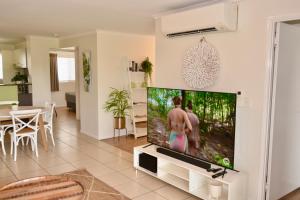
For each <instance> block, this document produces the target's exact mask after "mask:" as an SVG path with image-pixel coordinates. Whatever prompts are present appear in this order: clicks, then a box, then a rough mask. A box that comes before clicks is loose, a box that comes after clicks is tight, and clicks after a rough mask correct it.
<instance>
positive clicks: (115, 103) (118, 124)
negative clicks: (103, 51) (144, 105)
mask: <svg viewBox="0 0 300 200" xmlns="http://www.w3.org/2000/svg"><path fill="white" fill-rule="evenodd" d="M130 108H131V106H130V105H129V93H128V92H127V90H118V89H116V88H112V91H111V93H110V94H109V96H108V100H107V101H106V102H105V106H104V109H105V111H106V112H112V113H113V116H114V128H115V129H124V128H126V120H125V119H126V115H128V113H127V110H128V109H130Z"/></svg>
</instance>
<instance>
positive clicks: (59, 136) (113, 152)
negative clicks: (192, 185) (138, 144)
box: [0, 109, 195, 200]
mask: <svg viewBox="0 0 300 200" xmlns="http://www.w3.org/2000/svg"><path fill="white" fill-rule="evenodd" d="M54 133H55V141H56V146H55V148H53V147H52V145H51V143H50V141H49V145H50V149H49V151H48V152H45V151H44V150H43V148H42V147H41V146H39V157H38V158H36V156H35V154H34V153H33V152H32V151H31V149H30V147H29V146H22V145H20V146H19V149H18V158H17V161H16V162H14V161H13V159H12V157H11V156H10V154H9V148H10V146H9V140H8V138H6V139H7V140H6V149H7V153H8V154H7V156H3V154H2V152H1V153H0V154H1V157H0V158H1V160H0V186H3V185H5V184H7V183H9V182H13V181H16V180H19V179H24V178H28V177H34V176H41V175H46V174H60V173H63V172H68V171H72V170H75V169H81V168H86V169H87V170H88V171H89V172H90V173H92V174H93V175H94V176H96V177H97V178H98V179H100V180H102V181H104V182H105V183H107V184H108V185H111V186H112V187H114V188H116V189H117V190H119V191H120V192H122V193H123V194H125V195H126V196H128V197H129V198H132V199H136V200H150V199H151V200H166V199H167V200H168V199H169V200H183V199H187V200H192V199H195V198H194V197H191V196H190V195H189V194H187V193H185V192H183V191H181V190H178V189H176V188H174V187H172V186H170V185H168V184H166V183H164V182H162V181H160V180H158V179H155V178H153V177H151V176H149V175H147V174H145V173H142V172H139V171H136V170H135V169H134V168H133V167H132V154H131V153H128V152H126V151H123V150H121V149H118V148H116V147H114V146H112V145H109V144H107V143H104V142H103V141H98V140H96V139H93V138H91V137H88V136H86V135H84V134H81V133H80V132H79V126H78V122H77V121H76V120H75V115H74V114H73V113H70V112H68V111H67V110H66V109H58V118H57V119H56V121H55V131H54Z"/></svg>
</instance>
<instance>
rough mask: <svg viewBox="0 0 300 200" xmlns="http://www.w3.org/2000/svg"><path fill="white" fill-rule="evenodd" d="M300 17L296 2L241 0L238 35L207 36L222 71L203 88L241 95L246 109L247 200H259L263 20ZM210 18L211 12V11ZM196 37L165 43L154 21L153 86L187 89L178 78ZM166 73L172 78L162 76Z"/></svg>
mask: <svg viewBox="0 0 300 200" xmlns="http://www.w3.org/2000/svg"><path fill="white" fill-rule="evenodd" d="M289 13H300V1H298V0H286V1H281V0H264V1H261V0H244V1H240V6H239V27H238V31H237V32H229V33H212V34H207V35H206V38H207V41H208V42H211V43H212V44H213V45H215V47H216V48H217V49H218V51H219V53H220V57H221V71H220V76H219V79H218V81H217V83H216V84H215V85H214V86H212V87H210V88H206V89H205V90H213V91H230V92H232V91H241V92H242V96H241V97H239V98H243V99H244V101H248V102H249V103H247V105H246V106H244V107H243V108H242V107H239V108H238V112H239V116H240V117H238V118H237V130H236V134H237V141H236V145H237V146H236V152H237V154H236V163H235V167H236V168H237V169H239V170H241V171H243V172H246V173H247V174H248V187H247V188H248V199H253V200H254V199H258V189H259V187H260V186H259V175H260V173H261V170H262V169H259V166H260V164H261V163H260V161H261V156H262V155H261V140H262V114H263V103H264V92H265V91H264V84H265V72H266V67H265V66H266V52H267V49H266V48H267V47H266V45H267V39H266V38H267V19H268V17H270V16H274V15H284V14H289ZM212 15H213V13H212ZM200 38H201V36H200V35H198V36H189V37H181V38H175V39H167V38H166V37H164V36H163V35H162V34H161V32H160V20H157V21H156V70H157V72H156V85H157V86H160V87H172V88H188V87H187V85H186V84H185V83H184V81H183V79H182V78H181V66H182V58H183V55H184V52H185V50H186V49H187V48H189V47H191V46H193V45H195V44H197V42H198V41H199V39H200ZM166 74H170V75H169V76H166Z"/></svg>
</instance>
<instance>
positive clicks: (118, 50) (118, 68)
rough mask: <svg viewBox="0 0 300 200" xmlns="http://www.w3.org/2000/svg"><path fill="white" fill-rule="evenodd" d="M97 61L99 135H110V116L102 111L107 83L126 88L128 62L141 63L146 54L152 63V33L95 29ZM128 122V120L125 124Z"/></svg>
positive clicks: (111, 117) (106, 136) (110, 85)
mask: <svg viewBox="0 0 300 200" xmlns="http://www.w3.org/2000/svg"><path fill="white" fill-rule="evenodd" d="M97 44H98V61H99V62H98V63H99V64H98V65H99V88H98V94H99V108H100V116H99V121H98V122H99V127H98V129H99V139H104V138H111V137H113V116H112V114H111V113H107V112H105V111H104V109H103V107H104V103H105V101H106V100H107V97H108V95H109V93H110V91H111V90H110V87H114V88H118V89H123V88H125V89H128V74H127V71H126V67H128V62H129V61H131V60H134V61H136V62H138V63H141V62H142V61H143V60H144V59H145V58H146V57H147V56H148V57H149V58H150V60H151V61H152V62H153V64H154V67H155V63H154V60H155V55H154V50H155V41H154V37H153V36H145V35H135V34H126V33H116V32H108V31H98V32H97ZM129 125H130V124H129V123H128V126H129Z"/></svg>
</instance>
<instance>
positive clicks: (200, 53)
mask: <svg viewBox="0 0 300 200" xmlns="http://www.w3.org/2000/svg"><path fill="white" fill-rule="evenodd" d="M219 69H220V58H219V54H218V52H217V49H216V48H215V47H214V46H213V45H211V44H209V43H208V42H206V40H205V38H202V39H201V40H200V42H199V43H198V44H197V45H195V46H193V47H192V48H190V49H188V50H187V52H186V54H185V56H184V59H183V68H182V75H183V79H184V80H185V82H186V83H187V84H188V85H189V86H190V87H192V88H197V89H201V88H205V87H208V86H211V85H213V84H214V83H215V81H216V79H217V76H218V72H219Z"/></svg>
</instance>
